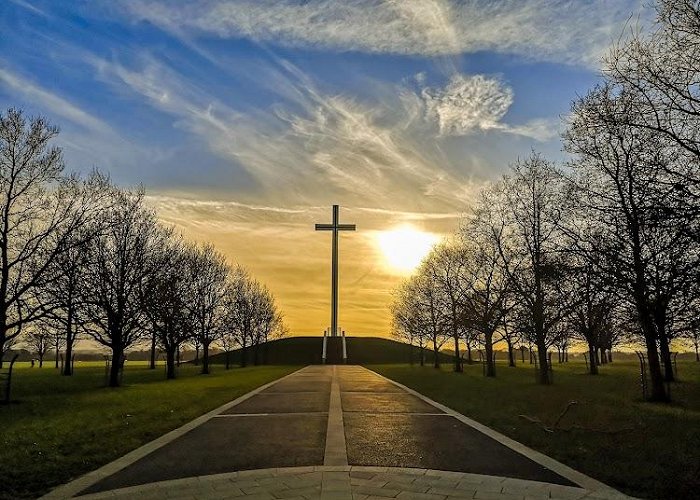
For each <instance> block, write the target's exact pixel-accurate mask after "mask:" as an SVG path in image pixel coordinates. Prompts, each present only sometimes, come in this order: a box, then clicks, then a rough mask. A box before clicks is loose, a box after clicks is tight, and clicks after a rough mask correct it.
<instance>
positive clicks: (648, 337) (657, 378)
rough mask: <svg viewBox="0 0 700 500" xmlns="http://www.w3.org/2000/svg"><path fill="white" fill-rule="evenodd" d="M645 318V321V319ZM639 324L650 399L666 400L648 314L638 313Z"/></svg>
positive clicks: (654, 336)
mask: <svg viewBox="0 0 700 500" xmlns="http://www.w3.org/2000/svg"><path fill="white" fill-rule="evenodd" d="M645 320H646V321H645ZM640 326H641V327H642V333H643V334H644V341H645V343H646V347H647V363H648V365H649V378H651V397H650V399H651V400H652V401H668V394H666V386H665V385H664V377H663V374H662V373H661V363H660V362H659V352H658V350H657V349H656V329H655V328H654V326H653V325H652V324H651V321H649V318H648V316H646V317H645V315H640Z"/></svg>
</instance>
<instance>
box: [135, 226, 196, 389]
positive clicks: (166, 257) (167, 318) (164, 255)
mask: <svg viewBox="0 0 700 500" xmlns="http://www.w3.org/2000/svg"><path fill="white" fill-rule="evenodd" d="M160 230H161V231H163V232H164V234H163V236H162V237H161V238H158V240H157V245H154V248H153V250H152V251H151V253H150V255H151V257H150V258H151V259H153V262H152V265H153V268H154V271H153V273H152V274H151V275H150V276H148V278H147V279H146V280H144V281H143V282H142V289H141V293H142V302H143V310H144V313H145V315H146V318H147V328H148V330H149V331H150V334H151V338H152V339H155V341H156V343H157V345H158V346H160V347H161V348H162V349H163V350H164V351H165V360H166V361H165V363H166V378H167V379H174V378H175V377H176V371H175V366H176V365H175V363H176V359H175V358H176V356H177V353H178V351H179V349H180V347H181V346H182V344H183V343H185V342H186V341H187V340H188V339H189V338H190V336H191V332H192V331H193V330H194V325H192V324H191V322H190V320H191V317H190V316H189V315H188V314H187V303H186V301H187V299H188V292H189V286H190V283H189V281H188V275H187V274H186V273H185V272H183V270H185V269H186V268H187V265H188V258H189V254H188V248H187V245H186V244H185V243H184V242H183V241H182V239H181V238H179V237H175V236H174V235H173V234H172V231H170V230H166V229H160ZM189 251H191V249H190V250H189Z"/></svg>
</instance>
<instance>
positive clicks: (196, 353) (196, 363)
mask: <svg viewBox="0 0 700 500" xmlns="http://www.w3.org/2000/svg"><path fill="white" fill-rule="evenodd" d="M194 366H199V345H196V346H194Z"/></svg>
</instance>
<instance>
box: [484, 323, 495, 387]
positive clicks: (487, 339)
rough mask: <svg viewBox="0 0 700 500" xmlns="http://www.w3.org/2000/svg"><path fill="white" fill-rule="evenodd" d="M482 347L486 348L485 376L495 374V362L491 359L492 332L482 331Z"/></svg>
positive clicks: (493, 375)
mask: <svg viewBox="0 0 700 500" xmlns="http://www.w3.org/2000/svg"><path fill="white" fill-rule="evenodd" d="M484 348H485V349H486V376H487V377H495V376H496V363H495V362H494V359H493V332H488V333H484Z"/></svg>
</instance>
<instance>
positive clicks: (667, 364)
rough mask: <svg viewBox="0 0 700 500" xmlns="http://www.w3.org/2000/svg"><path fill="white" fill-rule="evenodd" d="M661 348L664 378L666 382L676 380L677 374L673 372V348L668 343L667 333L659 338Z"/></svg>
mask: <svg viewBox="0 0 700 500" xmlns="http://www.w3.org/2000/svg"><path fill="white" fill-rule="evenodd" d="M659 350H660V351H661V358H662V359H663V361H664V379H665V380H666V382H674V381H675V380H676V376H675V374H674V373H673V362H672V360H671V350H670V348H669V345H668V338H667V337H666V335H665V334H663V333H662V334H661V335H660V338H659Z"/></svg>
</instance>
